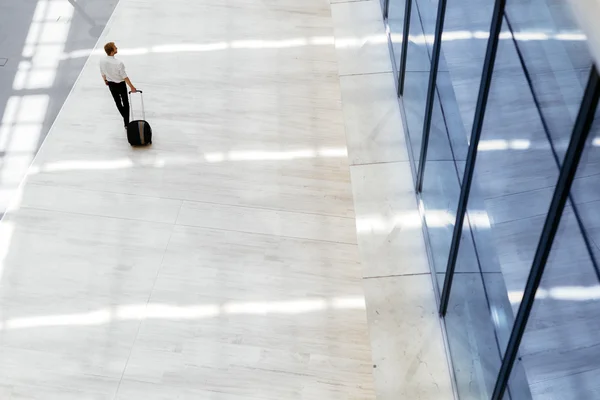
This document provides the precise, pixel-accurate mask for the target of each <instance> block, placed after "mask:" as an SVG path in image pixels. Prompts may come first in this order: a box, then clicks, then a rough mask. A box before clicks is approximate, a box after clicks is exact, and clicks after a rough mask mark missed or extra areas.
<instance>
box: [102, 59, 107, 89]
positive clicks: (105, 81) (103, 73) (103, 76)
mask: <svg viewBox="0 0 600 400" xmlns="http://www.w3.org/2000/svg"><path fill="white" fill-rule="evenodd" d="M100 75H102V80H103V81H104V84H105V85H108V80H106V73H105V72H104V68H102V63H100Z"/></svg>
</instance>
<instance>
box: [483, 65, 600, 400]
mask: <svg viewBox="0 0 600 400" xmlns="http://www.w3.org/2000/svg"><path fill="white" fill-rule="evenodd" d="M599 98H600V78H599V77H598V72H597V71H596V68H595V67H592V71H591V72H590V77H589V79H588V83H587V87H586V89H585V93H584V95H583V100H582V102H581V106H580V108H579V113H578V115H577V119H576V120H575V126H574V127H573V134H572V136H571V140H570V142H569V148H568V149H567V153H566V154H565V158H564V161H563V164H562V167H561V169H560V174H559V176H558V182H557V183H556V188H555V189H554V195H553V196H552V202H551V203H550V209H549V210H548V214H547V215H546V222H544V227H543V229H542V234H541V235H540V240H539V242H538V246H537V249H536V251H535V256H534V258H533V263H532V265H531V270H530V272H529V277H528V278H527V283H526V285H525V291H524V292H523V299H522V300H521V305H520V306H519V311H518V312H517V316H516V318H515V323H514V325H513V329H512V332H511V335H510V339H509V341H508V345H507V346H506V352H505V353H504V359H503V360H502V366H501V367H500V372H499V373H498V378H497V380H496V385H495V387H494V393H493V394H492V400H502V398H503V396H504V393H505V391H506V388H507V386H508V381H509V379H510V374H511V372H512V368H513V365H514V363H515V360H516V358H517V354H518V351H519V347H520V345H521V339H522V338H523V334H524V333H525V328H526V327H527V320H528V319H529V314H530V313H531V309H532V307H533V303H534V301H535V294H536V292H537V290H538V287H539V286H540V282H541V280H542V276H543V274H544V269H545V267H546V262H547V261H548V257H549V255H550V251H551V250H552V243H553V242H554V237H555V236H556V231H557V230H558V226H559V224H560V220H561V217H562V213H563V210H564V207H565V204H566V203H567V200H568V199H569V195H570V192H571V185H572V184H573V180H574V179H575V174H576V173H577V167H578V165H579V161H580V160H581V154H582V153H583V149H584V147H585V143H586V141H587V138H588V135H589V132H590V128H591V127H592V123H593V121H594V115H595V113H596V107H597V106H598V99H599Z"/></svg>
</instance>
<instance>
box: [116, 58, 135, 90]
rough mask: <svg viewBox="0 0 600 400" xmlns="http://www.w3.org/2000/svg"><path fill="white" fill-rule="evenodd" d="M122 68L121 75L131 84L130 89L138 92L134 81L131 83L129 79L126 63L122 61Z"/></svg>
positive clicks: (128, 84)
mask: <svg viewBox="0 0 600 400" xmlns="http://www.w3.org/2000/svg"><path fill="white" fill-rule="evenodd" d="M120 69H121V76H122V77H123V80H124V81H125V83H126V84H127V86H129V90H131V91H132V92H137V89H136V88H135V86H133V83H131V80H129V77H128V76H127V72H125V64H123V63H121V68H120Z"/></svg>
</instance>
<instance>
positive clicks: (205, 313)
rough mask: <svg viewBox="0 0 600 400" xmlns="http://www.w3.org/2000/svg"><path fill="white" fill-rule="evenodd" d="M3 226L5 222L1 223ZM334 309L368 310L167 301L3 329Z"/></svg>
mask: <svg viewBox="0 0 600 400" xmlns="http://www.w3.org/2000/svg"><path fill="white" fill-rule="evenodd" d="M0 226H1V225H0ZM326 309H334V310H364V309H365V300H364V297H339V298H338V297H336V298H331V299H325V298H316V299H301V300H289V301H265V302H230V303H224V304H221V305H216V304H207V305H192V306H172V305H166V304H157V303H150V304H139V305H124V306H117V307H116V308H114V309H104V310H97V311H92V312H88V313H79V314H61V315H44V316H34V317H23V318H12V319H9V320H7V321H6V322H5V323H4V324H3V325H2V324H0V328H1V329H2V330H8V329H25V328H40V327H52V326H54V327H59V326H90V325H102V324H106V323H109V322H111V321H139V320H146V319H168V320H191V319H202V318H211V317H217V316H219V315H223V314H229V315H269V314H301V313H307V312H316V311H323V310H326Z"/></svg>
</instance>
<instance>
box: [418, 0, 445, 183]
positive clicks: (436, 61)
mask: <svg viewBox="0 0 600 400" xmlns="http://www.w3.org/2000/svg"><path fill="white" fill-rule="evenodd" d="M446 2H447V0H439V3H438V9H437V18H436V21H435V35H434V41H433V51H432V53H431V70H430V71H429V86H427V101H426V103H425V119H424V121H423V136H422V138H421V153H420V157H419V169H418V171H417V184H416V190H417V192H420V191H421V190H422V189H423V175H424V174H425V162H426V161H427V149H428V147H429V131H430V130H431V116H432V115H433V104H434V100H435V92H436V90H435V85H436V81H437V73H438V67H439V65H440V52H441V50H442V33H443V32H444V19H445V18H446ZM425 45H426V46H427V43H426V44H425Z"/></svg>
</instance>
